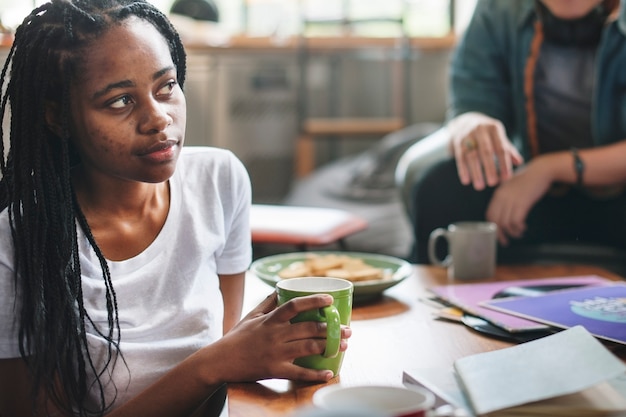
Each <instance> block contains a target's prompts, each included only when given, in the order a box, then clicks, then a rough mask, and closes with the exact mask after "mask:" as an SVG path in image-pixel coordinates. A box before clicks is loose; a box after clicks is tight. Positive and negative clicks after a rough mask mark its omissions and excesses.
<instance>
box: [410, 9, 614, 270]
mask: <svg viewBox="0 0 626 417" xmlns="http://www.w3.org/2000/svg"><path fill="white" fill-rule="evenodd" d="M625 36H626V11H625V10H624V8H620V4H619V1H617V0H615V1H610V0H604V1H602V0H574V1H565V0H510V1H498V0H479V1H478V3H477V6H476V9H475V12H474V15H473V16H472V19H471V21H470V23H469V25H468V27H467V30H466V31H465V33H464V34H463V36H462V38H461V39H460V42H459V44H458V46H457V48H456V50H455V52H454V54H453V58H452V63H451V69H450V77H451V78H450V82H451V83H450V99H449V114H448V121H447V123H446V125H445V127H444V128H443V129H442V130H441V131H439V132H437V134H436V135H434V136H433V137H431V138H426V139H425V140H422V141H420V142H418V143H416V144H415V145H413V148H414V149H409V151H407V153H406V155H405V156H404V157H403V159H404V160H401V161H400V164H399V169H400V170H404V171H402V172H403V174H407V173H408V174H407V175H412V176H413V177H412V178H414V179H415V181H414V183H413V184H412V185H411V187H412V190H411V191H412V192H411V195H410V196H409V197H408V198H409V199H410V203H409V206H410V217H411V220H412V222H413V225H414V233H415V239H416V242H415V252H414V253H413V254H411V258H412V260H413V261H416V262H418V263H428V262H429V260H428V254H427V241H428V236H429V234H430V233H431V231H432V230H434V229H435V228H437V227H445V226H447V225H448V224H450V223H453V222H456V221H461V220H488V221H493V222H495V223H496V224H497V225H498V240H499V243H500V248H499V253H500V254H501V256H506V254H507V253H511V251H513V250H515V248H516V247H517V246H518V245H523V244H534V243H545V242H571V241H585V242H593V243H600V244H605V245H613V246H625V244H626V198H625V194H624V187H623V186H624V184H625V183H626V161H625V159H626V142H624V141H623V139H624V138H626V88H624V87H626V70H625V69H624V68H625V64H626V37H625ZM427 147H428V148H430V149H429V150H427V151H424V150H425V149H426V148H427ZM433 149H435V151H433ZM428 152H430V153H433V152H435V154H438V155H439V157H438V158H435V162H433V158H430V159H429V158H424V157H423V155H422V156H419V157H418V156H417V155H421V154H424V153H428ZM431 156H432V155H431ZM410 158H413V159H414V160H411V161H409V162H407V160H408V159H410ZM420 158H421V159H422V161H421V162H420V160H419V159H420ZM424 161H427V164H428V165H427V166H426V167H425V168H424V167H421V168H419V169H420V170H421V171H420V173H419V174H416V173H415V172H411V170H413V171H415V169H416V168H415V167H411V166H409V167H408V168H407V164H408V165H419V164H422V165H423V164H424Z"/></svg>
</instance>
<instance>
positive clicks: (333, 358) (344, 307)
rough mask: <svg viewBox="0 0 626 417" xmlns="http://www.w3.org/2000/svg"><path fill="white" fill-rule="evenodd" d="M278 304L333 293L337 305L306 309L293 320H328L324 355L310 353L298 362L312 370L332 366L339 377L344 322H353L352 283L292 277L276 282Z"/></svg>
mask: <svg viewBox="0 0 626 417" xmlns="http://www.w3.org/2000/svg"><path fill="white" fill-rule="evenodd" d="M276 292H277V293H278V304H279V305H281V304H284V303H286V302H287V301H289V300H291V299H292V298H296V297H303V296H307V295H312V294H330V295H332V296H333V299H334V301H333V304H331V305H329V306H327V307H324V308H320V309H318V310H310V311H304V312H302V313H300V314H298V315H297V316H296V317H294V318H293V319H292V320H291V321H292V323H297V322H301V321H319V322H325V323H326V326H327V331H326V349H325V351H324V353H323V354H321V355H310V356H304V357H302V358H297V359H296V360H295V361H294V363H295V364H296V365H299V366H302V367H305V368H312V369H320V370H324V369H329V370H331V371H333V374H334V375H335V376H336V375H338V374H339V370H340V369H341V364H342V362H343V354H344V352H340V351H339V346H340V344H341V325H342V324H343V325H346V326H348V325H350V319H351V317H352V293H353V292H354V285H353V284H352V282H350V281H348V280H345V279H339V278H328V277H302V278H289V279H284V280H282V281H279V282H278V283H277V284H276Z"/></svg>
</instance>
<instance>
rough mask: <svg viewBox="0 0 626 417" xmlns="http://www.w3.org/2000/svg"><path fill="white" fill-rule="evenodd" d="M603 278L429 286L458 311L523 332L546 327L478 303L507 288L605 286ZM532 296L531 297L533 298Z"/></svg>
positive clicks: (577, 277)
mask: <svg viewBox="0 0 626 417" xmlns="http://www.w3.org/2000/svg"><path fill="white" fill-rule="evenodd" d="M610 282H611V281H609V280H608V279H606V278H602V277H599V276H597V275H585V276H570V277H556V278H537V279H523V280H516V281H497V282H488V283H467V284H452V285H441V286H436V287H431V288H430V289H429V290H430V291H431V292H432V293H434V294H435V295H436V296H437V297H439V298H441V299H443V300H445V301H447V302H448V303H450V304H452V305H454V306H456V307H458V308H460V309H461V310H463V311H465V312H467V313H469V314H472V315H474V316H478V317H481V318H483V319H484V320H487V321H488V322H490V323H492V324H494V325H496V326H498V327H501V328H503V329H505V330H507V331H509V332H524V331H532V330H541V329H546V328H548V326H547V325H546V324H542V323H538V322H537V321H532V320H528V319H526V318H522V317H518V316H515V315H511V314H508V313H504V312H501V311H496V310H494V309H492V308H487V307H485V306H483V305H481V303H482V302H484V301H488V300H491V299H492V298H493V296H494V295H496V294H497V293H499V292H500V291H502V290H505V289H506V288H509V287H524V286H536V285H585V286H587V285H593V286H597V285H606V284H608V283H610ZM533 298H534V297H533Z"/></svg>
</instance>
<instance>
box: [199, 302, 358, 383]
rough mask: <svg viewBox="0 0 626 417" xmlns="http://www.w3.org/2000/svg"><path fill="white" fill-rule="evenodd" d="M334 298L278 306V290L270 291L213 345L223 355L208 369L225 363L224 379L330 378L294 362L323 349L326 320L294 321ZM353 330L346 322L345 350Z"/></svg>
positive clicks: (319, 379)
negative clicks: (300, 314) (270, 293)
mask: <svg viewBox="0 0 626 417" xmlns="http://www.w3.org/2000/svg"><path fill="white" fill-rule="evenodd" d="M332 302H333V298H332V297H331V296H329V295H325V294H319V295H312V296H307V297H298V298H295V299H293V300H290V301H289V302H287V303H285V304H283V305H281V306H277V299H276V294H272V295H270V296H269V297H268V298H267V299H265V300H264V301H263V302H262V303H261V304H259V305H258V306H257V307H256V308H255V309H254V310H252V311H251V312H250V313H249V314H248V315H247V316H246V317H244V318H243V320H241V321H240V322H239V323H238V324H237V325H236V326H235V327H233V329H232V330H230V331H229V332H228V333H227V334H226V335H224V337H223V338H222V339H220V340H218V341H217V342H215V343H214V344H213V345H214V346H213V347H214V348H215V347H219V349H220V350H222V351H223V352H224V357H223V358H222V360H221V362H220V363H219V364H218V363H216V364H210V366H209V369H210V368H213V369H214V370H217V369H216V367H223V369H221V370H220V372H219V373H220V374H221V375H225V376H226V378H227V381H226V382H244V381H257V380H260V379H268V378H284V379H290V380H297V381H320V382H325V381H328V380H329V379H331V378H332V377H333V373H332V371H329V370H315V369H306V368H303V367H300V366H298V365H295V364H293V361H294V359H296V358H299V357H302V356H308V355H314V354H322V353H323V352H324V350H325V348H326V324H325V323H318V322H313V321H307V322H301V323H293V324H292V323H291V322H290V320H291V319H292V318H294V317H295V316H296V315H297V314H299V313H301V312H303V311H307V310H314V309H319V308H322V307H326V306H328V305H331V304H332ZM351 335H352V330H351V329H350V328H349V327H345V326H344V327H342V335H341V337H342V339H343V340H342V342H341V346H340V350H341V351H345V350H346V349H347V346H348V345H347V341H346V339H348V338H349V337H350V336H351ZM209 348H210V347H209Z"/></svg>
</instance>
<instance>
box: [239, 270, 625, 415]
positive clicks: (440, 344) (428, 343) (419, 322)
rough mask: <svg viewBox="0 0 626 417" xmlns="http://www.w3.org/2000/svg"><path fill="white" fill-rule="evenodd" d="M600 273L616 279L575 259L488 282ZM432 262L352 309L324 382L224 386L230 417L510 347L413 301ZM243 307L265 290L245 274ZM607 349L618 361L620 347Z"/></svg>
mask: <svg viewBox="0 0 626 417" xmlns="http://www.w3.org/2000/svg"><path fill="white" fill-rule="evenodd" d="M591 274H595V275H600V276H603V277H606V278H610V279H614V280H621V279H622V278H621V277H620V276H618V275H615V274H613V273H611V272H608V271H606V270H603V269H600V268H596V267H591V266H583V265H579V266H576V265H567V266H539V265H533V266H500V267H498V269H497V272H496V276H495V277H494V278H493V279H492V280H513V279H526V278H542V277H559V276H573V275H591ZM446 282H447V275H446V271H445V270H444V269H442V268H440V267H433V266H416V267H415V272H414V274H413V276H411V277H409V278H407V279H405V280H404V281H403V282H401V283H400V284H398V285H396V286H395V287H392V288H390V289H388V290H387V291H385V292H384V295H383V297H382V298H380V299H378V300H376V301H371V302H368V303H365V304H356V305H355V306H354V309H353V313H352V314H353V315H352V323H351V325H350V327H351V328H352V330H353V336H352V337H351V338H350V340H349V347H348V350H347V351H346V356H345V358H344V363H343V366H342V369H341V373H340V375H339V376H337V377H336V378H333V379H332V380H331V381H329V382H328V383H327V384H302V383H295V382H290V381H285V380H269V381H261V382H259V383H240V384H231V385H230V387H229V390H228V393H229V394H228V395H229V414H230V417H270V416H271V417H274V416H292V415H293V414H294V412H297V411H298V410H300V409H302V408H304V407H308V406H311V397H312V395H313V393H314V392H315V391H316V390H318V389H319V388H321V387H323V386H326V385H328V384H336V383H339V382H341V384H342V385H348V386H350V385H362V384H382V385H396V386H401V385H402V372H403V371H404V370H405V369H407V368H428V367H448V366H451V365H452V363H453V362H454V361H455V360H456V359H458V358H461V357H463V356H467V355H470V354H474V353H479V352H485V351H491V350H495V349H501V348H504V347H507V346H510V345H511V344H510V343H507V342H503V341H500V340H496V339H492V338H489V337H486V336H484V335H481V334H479V333H477V332H474V331H473V330H470V329H469V328H467V327H465V326H463V325H461V324H458V323H453V322H447V321H442V320H437V319H434V318H433V316H432V311H433V307H432V306H429V305H428V304H427V303H424V302H423V301H420V299H421V298H423V297H425V296H427V295H428V292H427V290H426V288H428V287H429V286H432V285H439V284H445V283H446ZM246 286H247V287H246V295H245V301H244V303H245V307H244V308H245V309H246V310H247V309H250V308H252V307H253V306H255V305H256V304H257V303H259V302H260V301H261V300H262V299H263V298H265V296H267V295H268V294H269V293H270V292H271V291H272V289H271V288H270V287H269V286H267V285H266V284H265V283H263V282H262V281H260V280H259V279H258V278H256V277H254V276H252V275H250V276H248V278H247V282H246ZM612 347H614V348H615V347H616V349H613V351H614V352H615V353H616V355H618V356H619V357H620V358H621V359H622V360H624V361H626V346H621V345H619V346H612Z"/></svg>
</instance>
